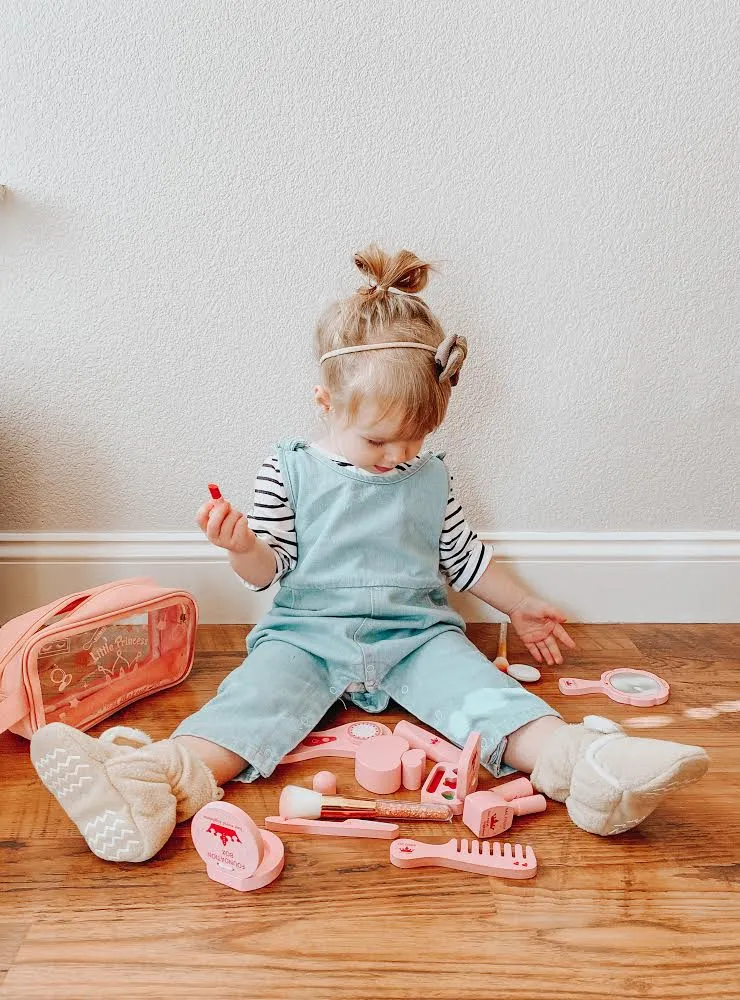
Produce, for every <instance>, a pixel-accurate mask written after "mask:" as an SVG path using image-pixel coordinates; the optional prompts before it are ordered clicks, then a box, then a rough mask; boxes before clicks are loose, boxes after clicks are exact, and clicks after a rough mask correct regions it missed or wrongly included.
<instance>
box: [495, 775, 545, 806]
mask: <svg viewBox="0 0 740 1000" xmlns="http://www.w3.org/2000/svg"><path fill="white" fill-rule="evenodd" d="M490 791H492V792H495V793H496V795H498V796H499V798H502V799H505V800H506V801H507V802H511V800H512V799H520V798H522V796H524V795H534V788H533V787H532V782H531V781H530V780H529V778H514V780H513V781H507V782H505V783H504V784H503V785H496V787H495V788H491V789H490Z"/></svg>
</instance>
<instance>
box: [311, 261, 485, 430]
mask: <svg viewBox="0 0 740 1000" xmlns="http://www.w3.org/2000/svg"><path fill="white" fill-rule="evenodd" d="M354 262H355V266H356V267H358V268H359V270H360V271H361V272H362V273H363V274H364V275H365V276H366V277H367V278H368V281H369V282H370V283H369V284H368V285H363V286H362V287H361V288H359V289H358V290H357V291H356V292H355V294H354V295H351V296H350V297H349V298H347V299H343V300H341V301H339V302H335V303H334V304H333V305H331V306H330V307H329V308H328V309H327V310H326V312H324V314H323V315H322V317H321V318H320V320H319V322H318V325H317V328H316V347H317V350H318V354H319V357H322V356H323V355H324V354H327V353H329V352H330V351H335V350H339V349H340V348H343V347H357V346H360V345H364V344H380V343H390V342H396V341H403V342H410V343H418V344H427V345H429V346H430V347H434V348H438V347H439V346H440V344H441V343H442V341H443V340H444V339H445V335H444V331H443V330H442V327H441V325H440V323H439V320H438V319H437V318H436V316H435V315H434V313H433V312H432V311H431V309H430V308H429V306H428V305H427V304H426V302H424V300H423V299H421V298H419V296H418V295H417V294H416V293H417V292H420V291H421V290H422V289H423V288H424V287H425V286H426V284H427V280H428V275H429V271H430V270H432V266H431V265H430V264H428V263H425V262H424V261H422V260H420V259H419V258H418V257H417V256H416V254H414V253H412V252H411V251H410V250H399V251H398V253H396V254H393V256H389V255H388V254H387V253H385V252H384V251H383V250H381V249H379V248H378V247H377V246H376V245H375V244H371V245H370V246H369V247H368V248H367V249H366V250H363V251H361V252H360V253H357V254H355V258H354ZM455 346H456V350H457V356H456V361H457V363H456V364H454V365H453V367H452V369H451V370H447V369H445V372H444V377H441V376H440V369H439V366H438V364H437V362H436V361H435V357H434V355H433V354H432V353H431V352H428V351H421V350H418V349H415V348H403V347H399V348H395V349H393V350H387V351H384V350H377V351H367V352H365V351H363V352H359V353H355V354H342V355H339V356H338V357H333V358H327V359H326V360H325V361H324V362H323V364H322V366H321V371H322V380H323V382H324V385H325V386H326V388H327V389H328V390H329V392H330V394H331V397H332V401H333V404H334V408H335V409H336V410H337V411H339V413H340V416H341V417H343V418H344V419H345V420H346V421H347V422H348V423H351V422H352V420H353V419H354V418H355V417H356V416H357V413H358V411H359V409H360V407H361V406H362V404H363V402H366V401H371V402H372V403H373V405H375V406H376V407H377V410H378V413H377V419H378V420H383V419H384V418H385V417H386V416H388V415H389V414H391V413H399V414H400V415H401V423H400V425H399V427H398V434H399V436H400V437H402V438H407V439H408V440H416V439H417V438H420V437H425V436H426V435H427V434H429V433H431V432H432V431H433V430H435V429H436V428H437V427H439V425H440V424H441V423H442V421H443V420H444V417H445V414H446V412H447V405H448V403H449V401H450V393H451V387H452V385H453V384H455V383H456V381H457V374H458V372H459V370H460V368H461V366H462V363H463V361H464V360H465V356H466V354H467V344H466V343H465V340H464V339H463V338H462V337H459V338H457V341H456V345H455Z"/></svg>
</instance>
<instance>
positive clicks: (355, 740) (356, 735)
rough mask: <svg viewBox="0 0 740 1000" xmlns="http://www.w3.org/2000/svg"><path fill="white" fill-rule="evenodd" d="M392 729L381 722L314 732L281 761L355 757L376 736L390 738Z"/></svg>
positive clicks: (362, 723)
mask: <svg viewBox="0 0 740 1000" xmlns="http://www.w3.org/2000/svg"><path fill="white" fill-rule="evenodd" d="M390 732H391V731H390V729H389V728H388V726H384V725H383V724H382V723H380V722H350V723H348V724H347V725H345V726H338V727H337V728H336V729H325V730H323V731H322V732H314V733H311V734H310V735H309V736H307V737H306V738H305V740H303V742H302V743H299V744H298V746H297V747H296V748H295V750H291V752H290V753H289V754H286V755H285V757H283V759H282V760H281V761H280V763H281V764H292V763H293V762H295V761H298V760H312V759H313V758H314V757H354V756H355V754H356V753H357V748H358V746H360V745H361V744H362V743H364V742H365V741H366V740H372V739H374V738H375V737H376V736H389V735H390Z"/></svg>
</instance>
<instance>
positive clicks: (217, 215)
mask: <svg viewBox="0 0 740 1000" xmlns="http://www.w3.org/2000/svg"><path fill="white" fill-rule="evenodd" d="M0 8H1V9H2V11H3V18H2V24H3V34H4V36H5V37H4V40H3V49H4V53H3V55H2V58H0V65H1V67H2V69H1V72H2V75H3V79H2V80H0V84H1V86H0V90H1V91H2V94H3V101H2V108H1V112H0V113H1V115H2V119H1V121H0V147H1V149H2V156H1V157H0V161H1V162H2V169H3V171H4V173H3V175H2V176H0V182H4V183H6V184H7V185H8V187H9V189H10V196H9V198H8V200H7V201H6V202H5V204H4V205H0V230H2V234H3V235H2V241H3V254H4V257H5V264H4V267H3V271H2V307H1V308H2V333H1V336H2V393H1V395H0V466H1V467H0V485H1V488H2V498H3V499H2V521H1V522H0V529H4V530H19V531H34V530H47V531H49V530H106V529H109V530H119V529H122V530H144V529H148V530H158V529H173V530H178V529H189V528H191V527H193V521H192V518H193V513H194V510H195V508H196V506H197V505H198V504H200V502H201V501H202V500H203V498H204V496H205V483H206V482H207V481H208V480H211V479H216V480H218V481H219V482H221V484H222V485H223V487H224V489H225V490H227V491H228V493H229V494H231V495H232V496H233V497H235V498H238V499H239V500H241V501H242V502H247V501H248V497H249V495H250V492H251V481H252V476H253V473H254V470H255V468H256V466H257V465H258V463H259V462H260V461H261V459H262V457H263V456H264V455H265V453H266V452H267V451H268V449H269V448H270V445H271V443H272V442H273V440H274V439H275V438H276V437H279V436H282V435H293V434H296V433H298V434H301V433H305V432H307V431H310V429H311V427H312V424H313V413H312V407H311V405H310V388H311V385H312V383H313V380H314V379H315V374H314V370H313V368H312V355H311V333H312V328H313V323H314V320H315V318H316V316H317V314H318V312H319V310H320V308H321V307H322V306H323V304H324V303H325V302H326V300H327V299H328V298H329V297H330V296H332V295H334V294H343V293H346V292H347V291H349V290H351V289H352V288H354V287H355V286H356V284H357V280H356V278H355V275H354V271H353V268H352V265H351V255H352V252H353V251H354V250H355V249H357V248H359V247H361V246H364V245H365V244H366V243H367V242H369V241H370V240H371V239H375V240H377V241H378V242H379V243H380V244H381V245H383V246H385V247H388V248H397V247H400V246H408V247H410V248H411V249H413V250H415V251H416V252H417V253H419V254H421V255H427V256H429V257H431V258H435V259H439V260H442V261H443V262H444V264H443V273H442V275H441V276H439V277H437V278H436V279H435V280H434V281H433V283H432V286H431V289H430V291H429V301H430V302H431V303H432V305H433V306H434V307H436V308H437V309H438V311H439V314H440V316H441V318H442V320H443V322H445V323H446V325H447V326H448V328H449V329H450V330H455V331H458V332H460V333H464V334H465V335H466V336H467V337H468V338H469V340H470V343H471V346H472V355H471V360H470V363H469V365H468V366H467V367H466V369H465V372H464V377H463V379H462V382H461V384H460V386H459V388H458V390H457V391H456V394H455V397H454V403H453V405H452V408H451V414H450V418H449V420H448V423H447V424H446V426H445V427H444V429H443V431H442V432H441V433H440V434H439V435H438V438H439V445H440V446H441V447H446V448H447V449H448V452H449V453H450V456H451V459H452V463H453V465H454V467H455V469H456V471H457V473H458V482H459V490H460V493H461V494H462V497H463V499H464V500H465V501H466V502H467V508H468V514H469V516H470V518H471V520H472V521H473V522H474V523H475V525H476V526H477V527H478V528H479V529H483V530H488V531H507V530H519V529H524V530H527V529H528V530H535V529H539V530H553V531H556V530H582V531H588V530H622V529H624V530H628V529H631V530H648V529H665V530H669V529H673V530H684V529H686V530H689V529H727V528H732V527H737V513H738V511H737V506H736V504H737V499H736V494H735V492H734V491H735V489H736V483H737V482H738V479H740V476H739V471H740V470H739V469H738V463H737V452H738V386H737V372H738V354H737V318H738V310H737V300H736V299H735V298H734V297H733V296H734V293H733V280H734V279H733V273H732V271H733V267H734V265H735V264H736V260H735V259H734V257H733V253H734V249H735V247H736V243H737V210H738V199H737V195H736V184H737V174H736V167H737V145H736V143H737V123H738V121H737V116H736V114H735V112H734V111H733V104H734V101H735V100H736V99H737V93H733V90H734V82H733V81H734V80H735V79H736V78H737V70H738V60H737V52H736V43H737V28H738V20H737V16H736V14H735V13H734V10H733V8H734V5H733V4H731V3H729V2H728V3H723V2H714V3H712V2H710V3H691V2H689V3H687V2H686V0H652V2H649V3H648V2H638V0H633V2H621V0H615V2H614V3H604V2H602V0H591V2H584V3H578V4H576V3H570V2H562V3H552V2H544V0H536V2H524V3H513V4H512V3H510V2H506V3H503V2H485V0H479V2H477V3H473V2H454V3H453V2H423V0H422V2H419V0H413V2H412V0H395V2H390V0H386V2H383V0H380V2H378V3H376V4H368V3H365V2H359V0H353V2H340V0H334V2H328V0H325V2H319V3H311V4H307V3H303V2H301V0H284V2H282V3H279V4H278V3H274V2H272V0H270V2H258V3H255V2H253V3H244V4H241V3H225V2H217V0H204V2H201V3H198V2H194V0H189V2H180V3H169V4H156V3H154V4H152V3H151V2H149V0H147V2H142V0H127V2H125V3H120V2H112V0H105V2H96V3H92V2H90V3H81V2H73V0H56V2H55V3H54V4H41V3H34V4H20V3H16V2H12V0H0Z"/></svg>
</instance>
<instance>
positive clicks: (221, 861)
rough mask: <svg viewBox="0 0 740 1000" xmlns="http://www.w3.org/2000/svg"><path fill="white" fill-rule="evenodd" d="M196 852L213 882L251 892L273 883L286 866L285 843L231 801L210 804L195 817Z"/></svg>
mask: <svg viewBox="0 0 740 1000" xmlns="http://www.w3.org/2000/svg"><path fill="white" fill-rule="evenodd" d="M190 833H191V836H192V838H193V843H194V844H195V849H196V851H197V852H198V854H199V855H200V856H201V858H202V859H203V860H204V861H205V863H206V872H207V873H208V877H209V878H211V879H213V881H214V882H220V883H221V884H222V885H227V886H229V888H230V889H238V890H239V892H249V891H251V890H253V889H261V888H263V886H266V885H269V884H270V882H274V881H275V879H276V878H277V877H278V875H279V874H280V872H281V871H282V870H283V865H284V864H285V848H284V847H283V842H282V840H280V838H279V837H276V836H275V834H274V833H270V831H269V830H260V829H259V828H258V827H257V825H256V824H255V823H254V821H253V820H252V819H250V817H249V816H248V815H247V814H246V813H245V812H244V810H243V809H239V807H238V806H235V805H232V804H231V803H230V802H209V803H208V804H207V805H205V806H203V808H202V809H199V810H198V812H197V813H196V814H195V816H193V821H192V824H191V826H190Z"/></svg>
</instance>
